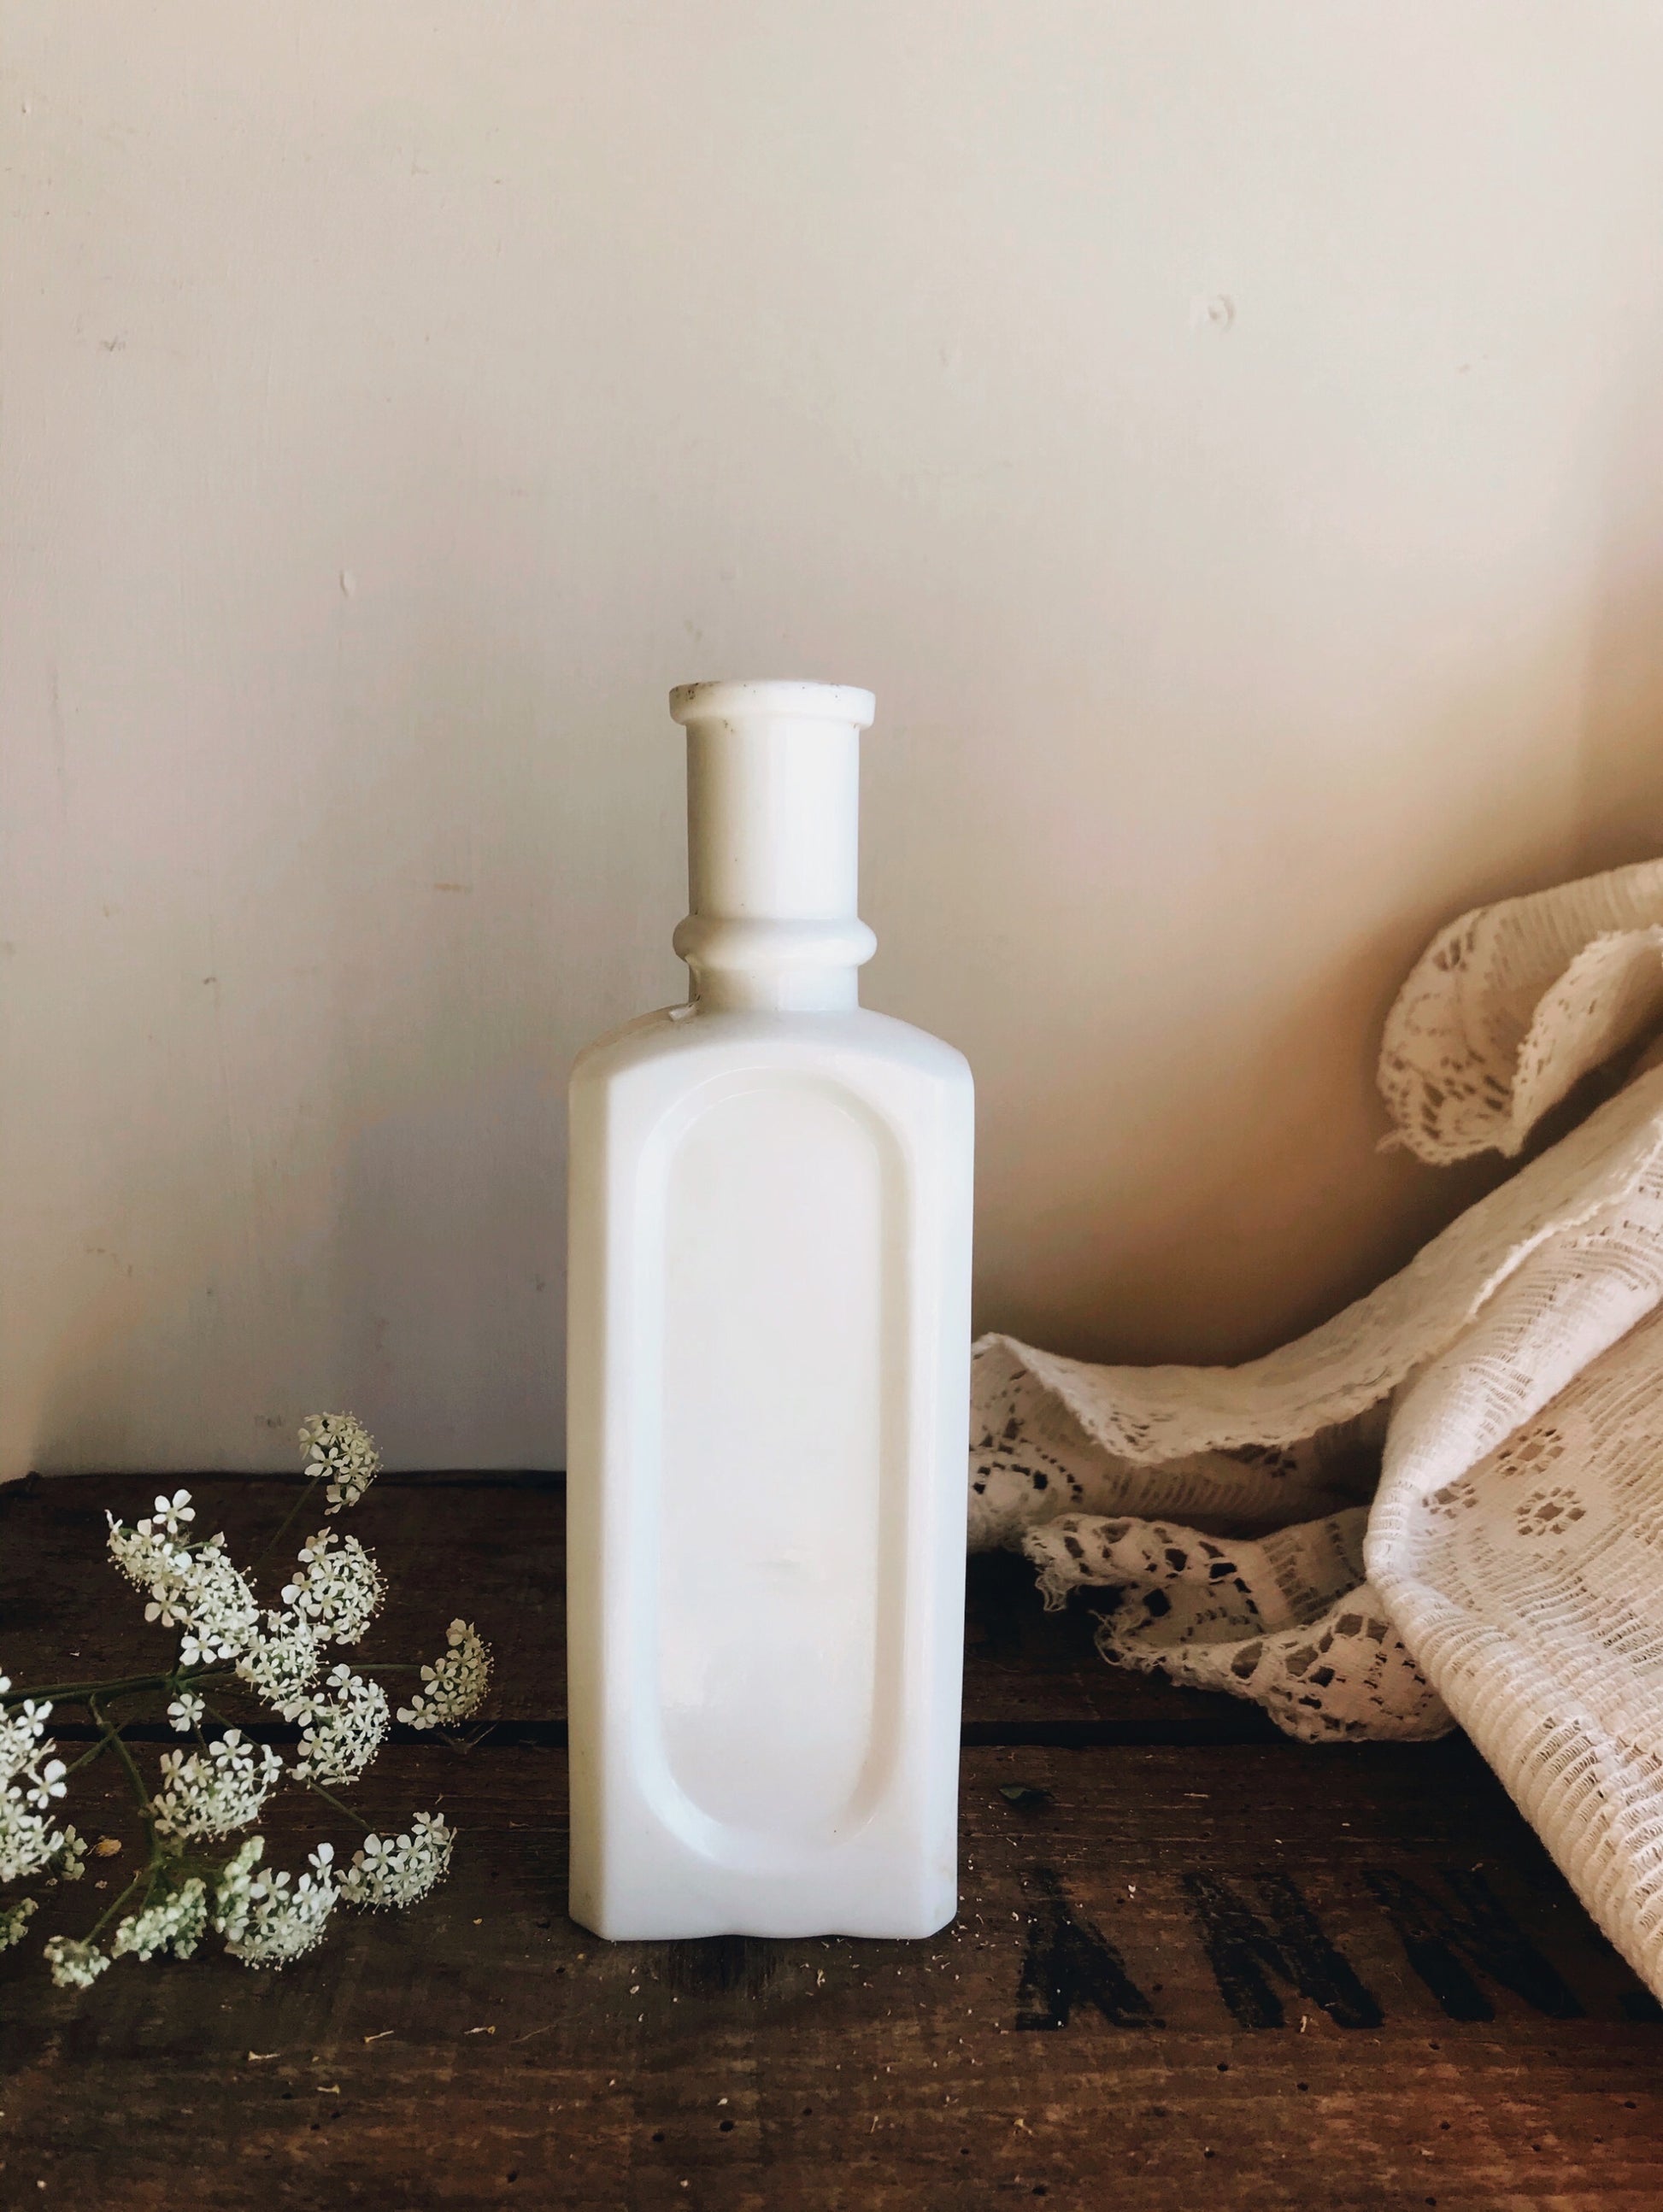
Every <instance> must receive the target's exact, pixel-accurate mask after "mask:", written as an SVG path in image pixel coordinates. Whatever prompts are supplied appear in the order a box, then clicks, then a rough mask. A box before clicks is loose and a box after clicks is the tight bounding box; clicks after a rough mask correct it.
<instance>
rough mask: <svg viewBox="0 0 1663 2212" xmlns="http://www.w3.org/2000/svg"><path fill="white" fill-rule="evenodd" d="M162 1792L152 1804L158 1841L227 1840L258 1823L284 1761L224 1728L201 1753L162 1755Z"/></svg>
mask: <svg viewBox="0 0 1663 2212" xmlns="http://www.w3.org/2000/svg"><path fill="white" fill-rule="evenodd" d="M282 1772H283V1761H282V1760H281V1759H279V1758H278V1757H277V1753H276V1752H275V1751H273V1750H272V1749H271V1746H270V1745H269V1744H264V1743H260V1744H254V1743H249V1742H248V1741H247V1740H246V1739H245V1737H244V1735H243V1733H242V1730H241V1729H226V1731H225V1733H224V1735H222V1736H221V1738H220V1739H219V1741H218V1742H217V1743H210V1745H209V1746H208V1747H207V1749H206V1750H205V1751H192V1752H189V1753H186V1752H183V1751H164V1752H163V1753H162V1754H161V1790H160V1791H159V1792H158V1793H157V1795H156V1796H154V1797H153V1798H152V1799H151V1800H150V1816H151V1818H152V1820H154V1821H155V1827H156V1833H157V1834H158V1835H160V1836H178V1837H180V1838H183V1837H186V1836H228V1835H229V1834H230V1833H231V1832H232V1831H233V1830H234V1829H236V1828H246V1827H247V1826H248V1823H249V1822H250V1821H251V1820H258V1819H259V1811H260V1808H261V1806H262V1805H264V1804H265V1801H266V1799H267V1798H268V1797H269V1796H271V1789H272V1785H273V1784H275V1782H276V1781H277V1777H278V1775H280V1774H281V1773H282Z"/></svg>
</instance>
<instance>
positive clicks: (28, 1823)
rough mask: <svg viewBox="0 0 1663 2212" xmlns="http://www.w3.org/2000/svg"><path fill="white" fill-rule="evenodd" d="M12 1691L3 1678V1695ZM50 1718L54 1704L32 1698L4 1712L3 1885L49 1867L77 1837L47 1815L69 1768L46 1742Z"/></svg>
mask: <svg viewBox="0 0 1663 2212" xmlns="http://www.w3.org/2000/svg"><path fill="white" fill-rule="evenodd" d="M10 1687H11V1685H10V1683H9V1681H8V1680H6V1678H5V1677H4V1676H3V1675H0V1697H3V1696H4V1695H5V1692H6V1691H7V1690H9V1688H10ZM51 1717H52V1707H51V1705H46V1704H43V1703H41V1702H40V1701H39V1700H37V1699H33V1698H25V1699H23V1700H22V1701H21V1704H19V1705H15V1706H14V1707H12V1708H11V1710H10V1711H3V1710H0V1881H21V1879H22V1878H23V1876H24V1875H31V1874H38V1873H39V1872H40V1870H41V1869H42V1868H44V1867H46V1866H50V1864H51V1863H52V1860H53V1859H54V1858H56V1857H58V1854H59V1853H60V1852H62V1851H63V1850H64V1846H65V1844H66V1843H67V1842H68V1841H69V1838H70V1837H71V1836H73V1835H74V1833H75V1832H74V1830H73V1829H70V1830H67V1831H66V1830H64V1829H61V1828H55V1827H53V1826H52V1823H51V1822H50V1821H49V1820H47V1819H46V1817H45V1815H46V1813H47V1812H48V1810H49V1809H50V1808H51V1805H52V1800H53V1799H54V1798H57V1797H61V1796H63V1795H64V1788H65V1783H64V1775H65V1772H66V1769H65V1767H64V1762H63V1760H62V1759H58V1758H56V1757H55V1756H54V1753H56V1751H57V1749H58V1747H57V1745H56V1744H55V1743H52V1742H51V1741H46V1740H44V1739H45V1738H46V1723H47V1722H48V1720H50V1719H51ZM77 1840H78V1839H77ZM70 1878H71V1880H72V1879H73V1875H71V1877H70Z"/></svg>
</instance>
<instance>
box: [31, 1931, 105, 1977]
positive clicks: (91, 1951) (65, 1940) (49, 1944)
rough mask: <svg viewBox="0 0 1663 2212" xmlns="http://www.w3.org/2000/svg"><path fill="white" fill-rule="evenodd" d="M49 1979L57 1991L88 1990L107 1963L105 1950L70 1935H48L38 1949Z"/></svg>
mask: <svg viewBox="0 0 1663 2212" xmlns="http://www.w3.org/2000/svg"><path fill="white" fill-rule="evenodd" d="M41 1950H42V1954H43V1955H44V1957H45V1959H46V1964H47V1965H48V1966H50V1967H51V1968H52V1979H53V1981H55V1982H56V1983H57V1984H58V1988H59V1989H60V1990H89V1989H91V1987H92V1985H93V1984H94V1982H95V1981H96V1980H97V1979H98V1978H99V1976H100V1975H101V1973H102V1972H104V1970H105V1968H106V1967H107V1966H108V1965H109V1963H110V1954H109V1953H108V1952H107V1951H101V1950H100V1949H99V1948H98V1946H97V1945H96V1944H95V1943H83V1942H76V1939H75V1938H74V1937H73V1936H48V1937H47V1939H46V1942H45V1943H44V1944H43V1945H42V1946H41Z"/></svg>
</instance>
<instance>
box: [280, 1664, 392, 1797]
mask: <svg viewBox="0 0 1663 2212" xmlns="http://www.w3.org/2000/svg"><path fill="white" fill-rule="evenodd" d="M324 1692H325V1694H324V1695H323V1696H321V1697H315V1698H296V1699H294V1700H293V1701H292V1702H291V1703H290V1704H289V1705H285V1706H284V1707H283V1716H284V1717H285V1719H288V1720H291V1721H298V1722H299V1723H300V1724H301V1755H300V1757H299V1758H298V1759H296V1760H295V1775H296V1776H297V1777H298V1778H299V1779H300V1780H301V1781H302V1782H308V1781H310V1782H326V1783H333V1784H342V1783H346V1782H356V1780H357V1778H358V1777H359V1776H360V1775H361V1774H362V1772H363V1771H364V1769H365V1767H366V1766H368V1765H369V1762H370V1760H371V1759H374V1757H375V1754H376V1753H377V1752H378V1751H379V1750H380V1749H381V1746H382V1744H383V1743H384V1742H385V1741H386V1740H387V1724H388V1721H389V1718H390V1716H389V1714H388V1712H387V1692H386V1691H385V1690H384V1689H383V1688H382V1687H381V1684H380V1683H379V1682H371V1681H367V1680H365V1678H364V1677H363V1676H362V1674H354V1673H353V1672H352V1669H351V1668H350V1667H346V1666H339V1667H332V1668H330V1670H329V1673H328V1674H327V1675H326V1678H325V1680H324Z"/></svg>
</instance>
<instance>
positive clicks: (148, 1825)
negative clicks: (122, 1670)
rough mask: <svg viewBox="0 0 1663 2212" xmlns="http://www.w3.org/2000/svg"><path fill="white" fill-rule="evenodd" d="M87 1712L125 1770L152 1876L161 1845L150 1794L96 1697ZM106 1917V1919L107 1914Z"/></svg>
mask: <svg viewBox="0 0 1663 2212" xmlns="http://www.w3.org/2000/svg"><path fill="white" fill-rule="evenodd" d="M87 1710H88V1712H89V1713H90V1714H91V1715H92V1717H93V1718H94V1721H96V1722H97V1723H98V1725H99V1727H100V1728H101V1729H103V1731H104V1735H105V1739H106V1741H107V1742H108V1743H109V1744H110V1745H111V1746H112V1747H113V1749H114V1751H115V1754H116V1757H117V1758H118V1759H119V1760H120V1761H121V1764H122V1765H124V1766H125V1768H126V1770H127V1779H128V1781H129V1782H131V1784H132V1785H133V1796H135V1798H136V1799H137V1802H138V1810H139V1817H140V1819H141V1820H143V1823H144V1839H145V1842H146V1843H147V1844H149V1868H148V1869H147V1871H148V1872H149V1874H151V1875H154V1874H155V1870H156V1869H157V1867H159V1866H160V1865H161V1843H160V1841H159V1840H158V1838H157V1836H156V1827H155V1814H154V1813H152V1812H151V1810H150V1793H149V1790H147V1789H146V1788H145V1787H144V1777H143V1775H142V1774H141V1773H140V1772H139V1771H138V1768H137V1765H136V1763H135V1762H134V1759H133V1755H132V1753H131V1752H130V1751H129V1750H128V1748H127V1747H126V1745H125V1743H124V1742H123V1741H122V1736H121V1731H120V1729H119V1728H115V1727H113V1726H112V1724H111V1723H110V1721H109V1720H108V1718H107V1717H106V1715H105V1712H104V1709H103V1707H102V1706H101V1705H100V1704H99V1702H98V1699H97V1696H96V1695H94V1696H92V1697H89V1698H88V1700H87ZM106 1917H108V1916H107V1915H106ZM103 1924H104V1923H103V1922H102V1921H101V1922H100V1923H99V1925H100V1927H102V1926H103Z"/></svg>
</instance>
